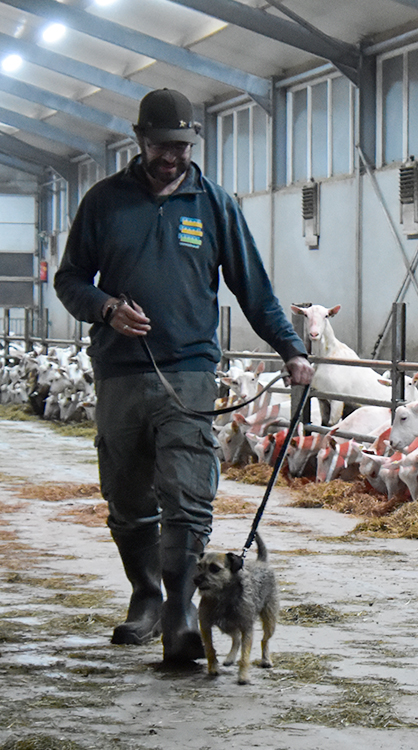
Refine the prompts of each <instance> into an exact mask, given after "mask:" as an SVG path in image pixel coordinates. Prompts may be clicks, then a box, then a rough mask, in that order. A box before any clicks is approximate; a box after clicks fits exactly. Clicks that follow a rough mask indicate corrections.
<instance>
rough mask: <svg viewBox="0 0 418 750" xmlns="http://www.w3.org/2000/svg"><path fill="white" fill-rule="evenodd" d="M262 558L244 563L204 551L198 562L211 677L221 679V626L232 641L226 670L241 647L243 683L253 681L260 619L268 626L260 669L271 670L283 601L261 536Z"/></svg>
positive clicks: (235, 557) (197, 579)
mask: <svg viewBox="0 0 418 750" xmlns="http://www.w3.org/2000/svg"><path fill="white" fill-rule="evenodd" d="M255 541H256V543H257V549H258V553H257V559H256V560H255V561H254V562H248V563H245V564H243V559H242V557H240V556H239V555H235V554H234V553H233V552H226V553H221V552H211V551H208V552H204V553H203V554H202V555H201V558H200V561H199V562H198V563H197V573H196V576H195V578H194V582H195V584H196V586H197V587H198V589H199V592H200V595H201V599H200V604H199V622H200V630H201V634H202V639H203V644H204V647H205V653H206V658H207V661H208V672H209V674H210V675H219V674H220V668H219V663H218V660H217V656H216V651H215V648H214V645H213V640H212V628H213V626H214V625H216V626H217V627H218V628H219V629H220V630H221V631H222V632H223V633H227V634H228V635H230V636H231V638H232V646H231V650H230V652H229V654H228V656H227V657H226V659H225V661H224V665H225V666H230V665H231V664H234V663H235V660H236V657H237V654H238V651H239V647H240V644H241V659H240V662H239V671H238V684H239V685H246V684H247V683H248V682H249V667H250V654H251V647H252V641H253V631H254V624H255V621H256V619H257V617H260V619H261V622H262V625H263V638H262V641H261V657H262V658H261V666H262V667H271V666H273V665H272V662H271V660H270V654H269V640H270V638H271V637H272V635H273V633H274V631H275V628H276V621H277V615H278V609H279V596H278V590H277V584H276V579H275V576H274V573H273V570H272V569H271V568H270V567H269V566H268V565H267V558H268V554H267V548H266V546H265V544H264V542H263V540H262V539H261V537H260V535H259V534H256V535H255Z"/></svg>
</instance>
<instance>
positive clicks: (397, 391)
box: [391, 302, 406, 419]
mask: <svg viewBox="0 0 418 750" xmlns="http://www.w3.org/2000/svg"><path fill="white" fill-rule="evenodd" d="M405 357H406V304H405V302H394V303H393V305H392V367H391V378H392V419H393V416H394V414H395V409H396V407H397V406H399V402H400V401H404V399H405V373H404V372H400V371H399V369H398V364H399V362H404V361H405Z"/></svg>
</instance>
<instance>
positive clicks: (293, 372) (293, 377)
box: [286, 356, 315, 385]
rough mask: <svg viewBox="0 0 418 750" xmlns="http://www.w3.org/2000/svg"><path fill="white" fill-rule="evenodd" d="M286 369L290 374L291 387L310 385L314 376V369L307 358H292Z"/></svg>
mask: <svg viewBox="0 0 418 750" xmlns="http://www.w3.org/2000/svg"><path fill="white" fill-rule="evenodd" d="M286 369H287V370H289V373H290V383H291V385H309V383H311V382H312V378H313V376H314V372H315V370H314V368H313V367H312V365H310V364H309V362H308V360H307V359H306V357H302V356H300V357H292V359H289V360H288V361H287V362H286Z"/></svg>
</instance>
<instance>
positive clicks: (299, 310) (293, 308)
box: [290, 305, 305, 315]
mask: <svg viewBox="0 0 418 750" xmlns="http://www.w3.org/2000/svg"><path fill="white" fill-rule="evenodd" d="M290 309H291V311H292V312H294V313H295V315H305V312H304V310H303V307H298V306H297V305H290Z"/></svg>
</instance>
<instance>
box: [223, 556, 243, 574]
mask: <svg viewBox="0 0 418 750" xmlns="http://www.w3.org/2000/svg"><path fill="white" fill-rule="evenodd" d="M225 557H226V559H227V560H228V566H229V569H230V571H231V573H238V571H239V570H241V568H242V566H243V559H242V557H240V556H239V555H235V554H234V553H233V552H227V553H226V555H225Z"/></svg>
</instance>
